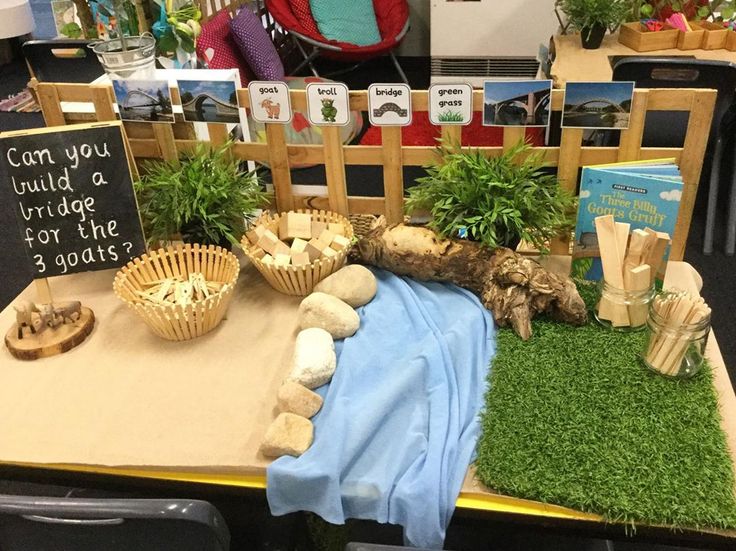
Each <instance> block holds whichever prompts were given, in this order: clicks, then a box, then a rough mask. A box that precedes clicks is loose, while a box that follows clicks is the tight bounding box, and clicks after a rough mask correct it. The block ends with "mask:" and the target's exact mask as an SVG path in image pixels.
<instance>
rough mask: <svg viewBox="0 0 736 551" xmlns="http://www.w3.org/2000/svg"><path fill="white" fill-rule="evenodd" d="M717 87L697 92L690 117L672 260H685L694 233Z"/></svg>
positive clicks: (683, 157)
mask: <svg viewBox="0 0 736 551" xmlns="http://www.w3.org/2000/svg"><path fill="white" fill-rule="evenodd" d="M716 95H717V92H716V91H715V90H700V91H698V92H697V93H695V94H694V95H693V102H692V106H691V107H690V118H689V119H688V124H687V132H686V133H685V143H684V145H683V151H682V158H681V160H680V173H681V174H682V180H683V184H684V185H683V188H682V199H681V200H680V212H679V215H678V217H677V225H676V226H675V235H674V236H673V238H672V247H671V248H670V259H672V260H682V259H683V257H684V255H685V244H686V242H687V234H688V233H689V232H690V222H691V221H692V217H693V208H694V207H695V196H696V195H697V193H698V184H699V183H700V171H701V170H702V168H703V157H704V155H705V148H706V146H707V144H708V136H709V135H710V126H711V122H712V120H713V108H714V107H715V104H716Z"/></svg>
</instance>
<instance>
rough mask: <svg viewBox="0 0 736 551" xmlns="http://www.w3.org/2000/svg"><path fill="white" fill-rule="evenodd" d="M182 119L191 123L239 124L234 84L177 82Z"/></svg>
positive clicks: (204, 81) (193, 81) (231, 82)
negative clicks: (182, 113) (182, 111)
mask: <svg viewBox="0 0 736 551" xmlns="http://www.w3.org/2000/svg"><path fill="white" fill-rule="evenodd" d="M176 83H177V85H178V86H179V94H180V95H181V107H182V109H183V110H184V119H186V120H187V121H191V122H231V123H239V122H240V115H239V113H238V97H237V94H236V92H235V82H233V81H229V80H225V81H215V80H177V81H176Z"/></svg>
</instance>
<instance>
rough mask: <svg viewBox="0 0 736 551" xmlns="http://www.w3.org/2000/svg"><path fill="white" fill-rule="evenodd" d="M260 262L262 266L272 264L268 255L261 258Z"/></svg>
mask: <svg viewBox="0 0 736 551" xmlns="http://www.w3.org/2000/svg"><path fill="white" fill-rule="evenodd" d="M261 262H263V263H264V264H273V257H272V256H271V255H270V254H266V255H264V256H263V258H261Z"/></svg>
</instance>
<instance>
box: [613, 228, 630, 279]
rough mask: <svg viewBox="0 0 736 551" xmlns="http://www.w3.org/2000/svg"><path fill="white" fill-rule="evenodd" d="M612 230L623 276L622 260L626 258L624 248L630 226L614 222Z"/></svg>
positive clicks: (626, 244)
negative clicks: (614, 234) (613, 229)
mask: <svg viewBox="0 0 736 551" xmlns="http://www.w3.org/2000/svg"><path fill="white" fill-rule="evenodd" d="M613 224H614V228H615V233H616V245H617V247H616V251H617V252H618V255H619V262H620V263H621V268H622V269H621V273H622V274H623V265H624V259H625V258H626V248H627V247H628V245H629V229H630V228H631V224H627V223H625V222H614V223H613Z"/></svg>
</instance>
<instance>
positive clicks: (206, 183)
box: [135, 143, 270, 248]
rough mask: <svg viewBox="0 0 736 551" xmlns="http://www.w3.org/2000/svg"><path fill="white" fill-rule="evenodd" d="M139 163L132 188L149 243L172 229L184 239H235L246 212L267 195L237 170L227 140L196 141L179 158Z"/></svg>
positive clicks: (213, 242) (251, 176)
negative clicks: (141, 167)
mask: <svg viewBox="0 0 736 551" xmlns="http://www.w3.org/2000/svg"><path fill="white" fill-rule="evenodd" d="M144 169H145V175H144V176H143V177H142V178H141V179H140V180H139V181H138V182H136V183H135V190H136V194H137V196H138V206H139V209H140V213H141V218H142V221H143V229H144V231H145V233H146V235H147V236H148V241H149V243H152V244H153V243H158V242H167V241H170V240H171V239H172V236H175V235H177V234H178V235H179V236H180V237H181V239H182V240H184V241H185V242H187V243H200V244H204V245H220V246H223V247H228V248H229V247H230V245H231V244H233V245H237V244H238V243H239V241H240V238H241V237H242V235H243V233H245V221H246V218H250V217H252V215H253V213H254V211H255V210H257V209H260V208H262V207H264V206H266V205H267V204H268V202H269V198H270V196H269V194H267V193H265V192H264V191H263V188H262V185H261V182H260V181H259V180H258V178H257V177H256V175H255V174H254V173H253V172H243V171H241V170H240V162H239V161H238V160H237V159H233V158H232V156H231V155H230V144H229V143H226V144H224V145H221V146H219V147H208V146H206V145H200V146H198V147H197V149H196V150H195V151H194V152H192V153H189V154H186V155H184V156H183V157H182V158H181V159H180V160H175V161H154V162H150V163H147V164H146V165H145V167H144Z"/></svg>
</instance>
